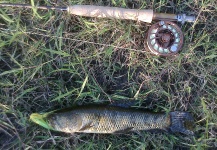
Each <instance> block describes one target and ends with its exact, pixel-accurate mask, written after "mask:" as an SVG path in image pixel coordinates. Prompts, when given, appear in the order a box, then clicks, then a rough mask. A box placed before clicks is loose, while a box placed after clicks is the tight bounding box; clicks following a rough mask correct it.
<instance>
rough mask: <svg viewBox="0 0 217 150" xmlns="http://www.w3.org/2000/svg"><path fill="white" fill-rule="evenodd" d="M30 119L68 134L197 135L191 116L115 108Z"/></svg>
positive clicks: (78, 109) (77, 110)
mask: <svg viewBox="0 0 217 150" xmlns="http://www.w3.org/2000/svg"><path fill="white" fill-rule="evenodd" d="M30 119H31V120H32V121H33V122H35V123H37V124H39V125H41V126H43V127H44V128H47V129H50V130H55V131H61V132H66V133H75V132H83V133H123V132H128V131H139V130H163V131H167V132H172V133H175V132H179V133H182V134H186V135H193V134H194V133H193V131H191V127H192V125H193V122H194V120H193V117H192V116H191V115H190V113H188V112H182V111H174V112H169V113H150V112H146V111H142V110H137V109H129V108H122V107H111V106H107V107H106V106H98V107H96V106H95V107H93V106H89V107H87V106H85V107H84V106H82V107H81V106H80V107H75V108H72V109H64V110H57V111H52V112H49V113H44V114H38V113H33V114H31V116H30Z"/></svg>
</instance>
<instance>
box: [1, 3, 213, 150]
mask: <svg viewBox="0 0 217 150" xmlns="http://www.w3.org/2000/svg"><path fill="white" fill-rule="evenodd" d="M8 2H11V3H32V4H33V3H34V4H35V5H39V4H40V5H57V6H64V5H75V4H91V5H100V6H117V7H123V8H135V9H140V8H141V9H154V10H155V12H162V13H165V12H166V13H186V14H188V15H195V16H196V22H195V23H185V24H184V25H182V24H178V25H179V26H180V27H181V29H182V31H183V33H184V39H185V40H184V46H183V48H182V50H181V52H180V53H179V54H178V55H176V56H174V57H159V56H155V55H152V54H151V53H150V52H149V51H148V50H147V49H146V48H144V41H145V38H146V33H147V30H148V28H149V27H150V26H151V24H148V23H142V22H137V21H130V20H116V19H99V18H88V17H79V16H74V15H69V14H67V13H66V12H60V11H46V10H36V9H22V8H20V9H18V8H16V9H15V8H6V7H4V8H1V9H0V116H1V117H0V130H1V132H0V147H1V149H123V150H127V149H213V148H216V147H217V125H216V123H217V113H216V112H217V100H216V97H217V59H216V57H217V3H216V1H215V0H203V1H201V0H189V1H174V2H172V1H164V0H160V1H156V0H155V1H143V0H74V1H50V2H52V3H49V1H46V0H40V1H34V0H31V1H22V0H10V1H8ZM54 2H55V3H54ZM122 100H127V101H133V102H135V107H140V108H144V109H148V110H150V111H153V112H168V111H174V110H181V111H188V112H190V113H191V114H192V115H193V116H194V119H195V128H194V132H195V136H193V137H190V136H184V135H179V134H168V133H165V132H163V133H161V132H160V133H155V132H154V133H150V132H139V133H126V134H120V135H119V134H117V135H116V134H114V135H104V134H78V133H75V134H64V133H60V132H53V131H48V130H47V129H44V128H42V127H40V126H38V125H36V124H34V123H32V122H31V121H30V120H29V116H30V114H31V113H34V112H38V113H40V112H47V111H51V110H55V109H59V108H66V107H71V106H73V105H78V104H79V105H85V104H90V103H91V104H99V103H110V102H111V101H113V102H114V101H115V102H117V101H119V102H121V101H122Z"/></svg>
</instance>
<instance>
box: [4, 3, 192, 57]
mask: <svg viewBox="0 0 217 150" xmlns="http://www.w3.org/2000/svg"><path fill="white" fill-rule="evenodd" d="M0 7H15V8H27V9H33V8H36V9H43V10H59V11H67V12H68V13H69V14H72V15H77V16H85V17H96V18H115V19H127V20H136V21H141V22H147V23H151V22H152V21H153V20H160V21H159V22H157V23H155V24H154V25H152V26H151V27H150V29H149V30H148V33H147V39H146V40H145V47H148V49H149V50H150V51H151V52H152V53H153V54H156V55H162V56H170V55H175V54H177V53H178V52H179V51H180V49H181V48H182V45H183V39H184V37H183V33H182V31H181V29H180V27H179V26H178V25H176V24H175V23H174V21H177V22H181V23H182V24H184V23H185V22H194V21H195V16H187V15H186V14H167V13H155V12H154V11H153V10H152V9H126V8H118V7H108V6H93V5H71V6H63V7H54V6H32V5H27V4H10V3H8V4H7V3H0Z"/></svg>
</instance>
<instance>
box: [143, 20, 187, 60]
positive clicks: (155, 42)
mask: <svg viewBox="0 0 217 150" xmlns="http://www.w3.org/2000/svg"><path fill="white" fill-rule="evenodd" d="M183 39H184V37H183V33H182V31H181V29H180V28H179V26H177V25H176V24H175V23H173V22H170V21H160V22H158V23H156V24H154V25H152V26H151V28H150V29H149V30H148V34H147V41H146V44H147V47H148V48H149V49H150V51H151V52H152V53H153V54H155V55H160V56H170V55H175V54H177V53H178V52H179V51H180V49H181V48H182V46H183Z"/></svg>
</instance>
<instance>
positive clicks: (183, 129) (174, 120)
mask: <svg viewBox="0 0 217 150" xmlns="http://www.w3.org/2000/svg"><path fill="white" fill-rule="evenodd" d="M170 118H171V125H170V127H169V130H170V131H171V132H180V133H183V134H186V135H194V132H193V131H191V130H189V129H192V128H193V124H194V119H193V117H192V115H191V114H190V113H188V112H181V111H174V112H170Z"/></svg>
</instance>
